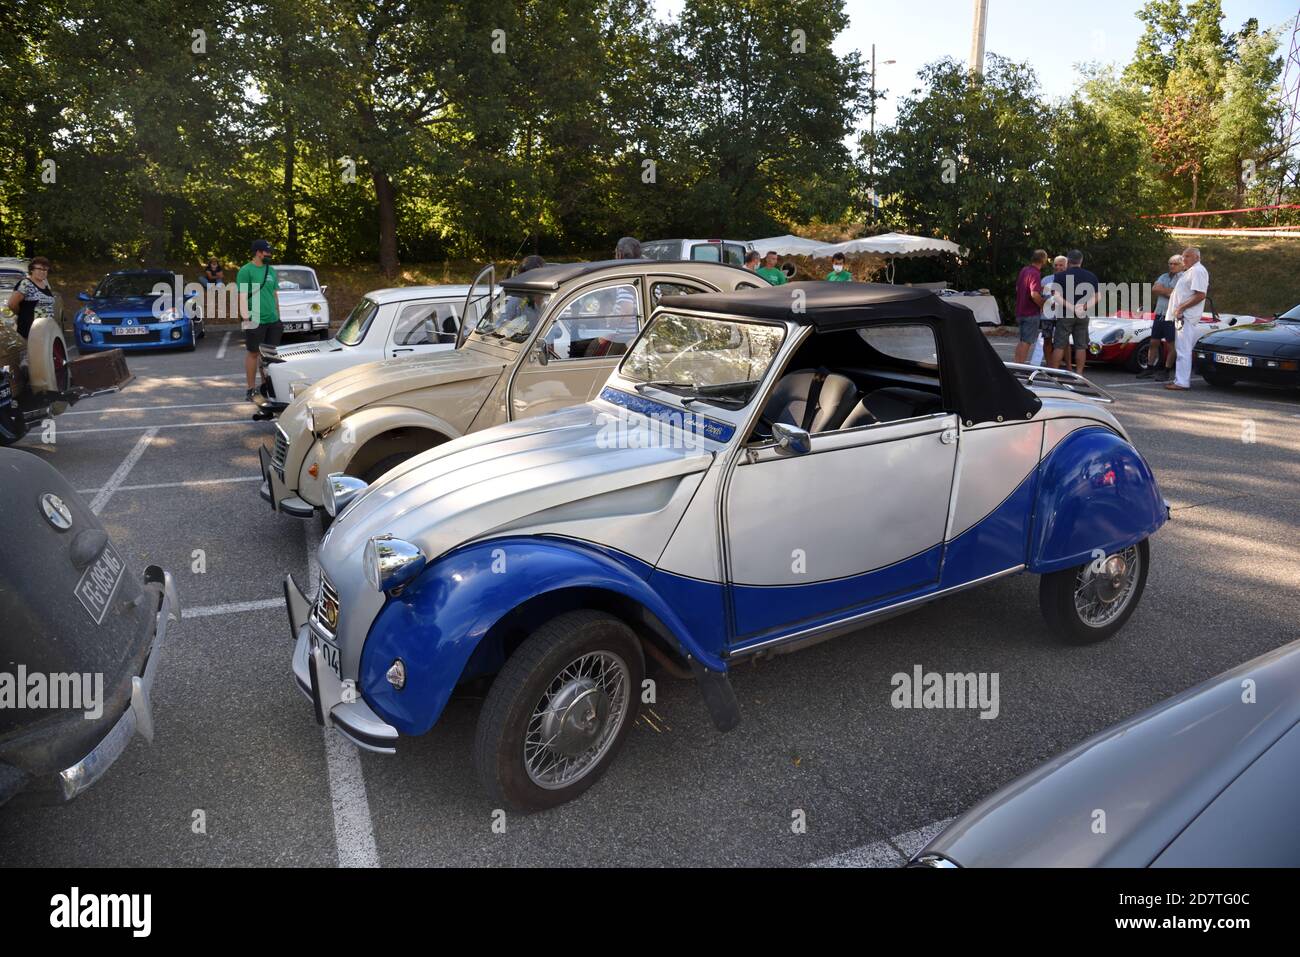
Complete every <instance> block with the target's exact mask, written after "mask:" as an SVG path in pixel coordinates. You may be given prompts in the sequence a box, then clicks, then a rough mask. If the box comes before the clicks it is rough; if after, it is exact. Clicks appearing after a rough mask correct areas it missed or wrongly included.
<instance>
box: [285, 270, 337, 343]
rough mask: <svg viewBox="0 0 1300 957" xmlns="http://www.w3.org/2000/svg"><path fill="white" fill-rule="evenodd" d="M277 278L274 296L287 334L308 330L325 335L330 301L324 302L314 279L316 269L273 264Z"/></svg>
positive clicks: (327, 329) (327, 333)
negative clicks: (278, 304)
mask: <svg viewBox="0 0 1300 957" xmlns="http://www.w3.org/2000/svg"><path fill="white" fill-rule="evenodd" d="M274 268H275V275H276V278H277V279H278V280H279V286H278V288H277V289H276V299H277V300H278V301H279V303H280V321H281V322H283V323H284V331H285V333H287V334H293V333H299V332H310V333H315V334H316V336H317V338H319V339H326V338H328V337H329V328H330V304H329V303H328V302H326V301H325V290H327V289H328V288H329V286H322V285H321V284H320V282H319V281H318V280H317V279H316V270H314V269H312V268H311V267H310V266H294V265H286V266H275V267H274Z"/></svg>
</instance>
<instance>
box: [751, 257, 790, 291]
mask: <svg viewBox="0 0 1300 957" xmlns="http://www.w3.org/2000/svg"><path fill="white" fill-rule="evenodd" d="M754 272H756V273H757V274H758V275H760V276H762V277H763V278H764V279H766V280H767V281H768V282H770V283H771V284H772V285H773V286H784V285H785V273H783V272H781V270H779V269H777V268H776V253H774V252H769V253H768V254H767V255H766V256H764V257H763V265H761V266H759V267H758V268H757V269H755V270H754Z"/></svg>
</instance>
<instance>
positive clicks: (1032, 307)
mask: <svg viewBox="0 0 1300 957" xmlns="http://www.w3.org/2000/svg"><path fill="white" fill-rule="evenodd" d="M1045 265H1047V250H1045V249H1035V250H1034V256H1033V258H1032V259H1030V260H1029V265H1028V266H1026V267H1024V268H1023V269H1021V270H1020V275H1019V276H1017V277H1016V325H1017V326H1018V327H1019V333H1020V340H1019V341H1018V342H1017V343H1016V361H1017V362H1024V361H1026V360H1027V359H1028V358H1029V350H1031V349H1032V348H1033V347H1034V342H1035V341H1036V340H1037V339H1038V335H1039V319H1041V318H1042V309H1043V301H1044V300H1043V267H1044V266H1045Z"/></svg>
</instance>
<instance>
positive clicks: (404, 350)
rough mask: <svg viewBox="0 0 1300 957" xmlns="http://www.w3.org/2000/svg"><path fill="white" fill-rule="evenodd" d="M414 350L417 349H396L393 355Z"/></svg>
mask: <svg viewBox="0 0 1300 957" xmlns="http://www.w3.org/2000/svg"><path fill="white" fill-rule="evenodd" d="M414 351H415V350H414V349H394V350H393V355H397V354H398V353H399V352H414Z"/></svg>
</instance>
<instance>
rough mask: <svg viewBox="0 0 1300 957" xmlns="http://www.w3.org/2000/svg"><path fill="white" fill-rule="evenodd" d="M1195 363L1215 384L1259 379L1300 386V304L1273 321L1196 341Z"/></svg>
mask: <svg viewBox="0 0 1300 957" xmlns="http://www.w3.org/2000/svg"><path fill="white" fill-rule="evenodd" d="M1194 362H1195V368H1196V371H1197V372H1199V373H1200V374H1201V377H1202V378H1204V379H1205V381H1206V382H1208V383H1210V385H1214V386H1221V387H1224V388H1226V387H1228V386H1231V385H1233V384H1235V383H1237V382H1257V383H1260V384H1262V385H1281V386H1290V387H1291V388H1293V389H1294V388H1300V306H1296V307H1295V308H1294V309H1292V310H1291V311H1290V312H1284V313H1282V315H1280V316H1277V317H1276V318H1275V319H1274V320H1273V321H1272V322H1257V323H1255V324H1253V325H1249V326H1242V327H1240V328H1236V329H1221V330H1219V331H1218V332H1212V333H1210V334H1209V335H1208V336H1205V337H1204V338H1203V339H1201V341H1200V342H1198V343H1197V344H1196V353H1195V356H1194Z"/></svg>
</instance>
